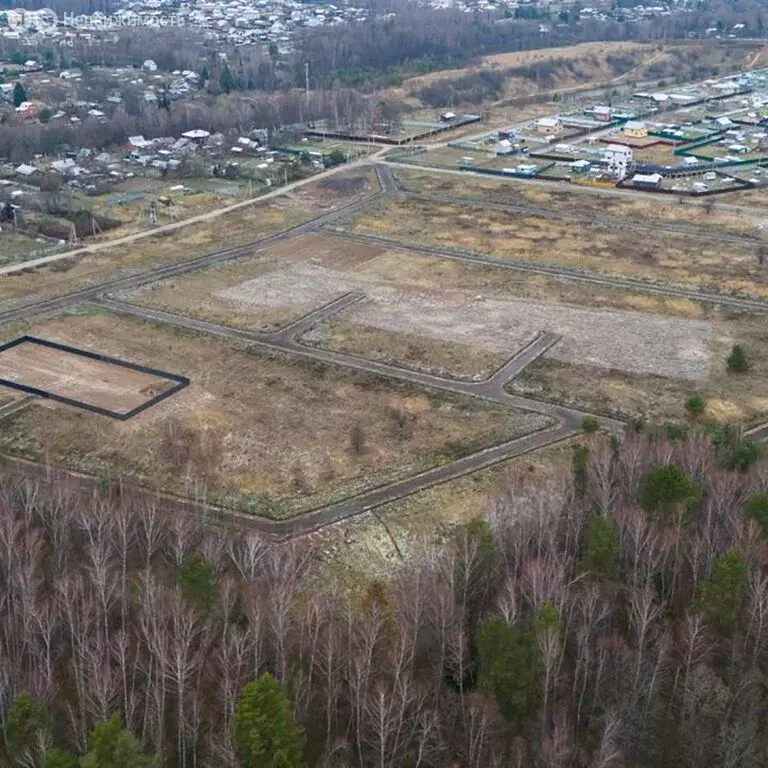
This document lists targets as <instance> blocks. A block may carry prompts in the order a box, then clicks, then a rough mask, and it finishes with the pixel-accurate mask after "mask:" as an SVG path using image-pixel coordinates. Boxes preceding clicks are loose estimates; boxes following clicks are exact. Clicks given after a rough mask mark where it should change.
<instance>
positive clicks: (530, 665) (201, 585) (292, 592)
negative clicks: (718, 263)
mask: <svg viewBox="0 0 768 768" xmlns="http://www.w3.org/2000/svg"><path fill="white" fill-rule="evenodd" d="M755 458H756V456H755V452H754V446H752V445H751V444H749V443H748V442H745V441H743V440H742V439H741V438H740V437H739V435H738V433H737V432H735V431H728V430H726V431H722V430H721V431H720V432H717V433H716V439H715V440H713V439H712V434H711V433H704V432H702V431H698V430H693V431H691V432H689V433H688V434H681V433H679V432H677V431H676V432H674V433H668V432H666V431H662V430H659V431H652V432H650V433H642V432H635V431H630V432H628V433H627V434H626V435H625V436H624V437H623V438H621V439H620V440H619V439H617V438H614V439H609V438H607V437H603V436H597V435H596V436H593V437H590V438H589V439H588V440H587V441H586V442H584V443H583V444H581V445H579V446H574V447H573V448H572V462H570V463H568V462H563V463H559V464H557V463H556V464H553V465H552V466H551V467H550V468H549V469H547V468H537V469H534V468H532V467H529V468H526V467H525V466H524V465H518V466H517V467H516V468H515V469H513V470H511V471H510V472H509V473H508V474H507V475H506V476H505V477H504V479H503V480H502V481H501V482H500V483H499V484H498V487H497V488H496V490H495V492H494V493H493V494H492V495H491V497H490V498H489V500H488V503H487V506H486V508H485V509H478V510H476V512H477V513H478V514H477V516H476V517H475V518H474V519H472V520H471V522H469V523H467V524H465V525H463V526H460V527H458V528H456V529H455V530H454V531H453V533H452V534H451V535H450V536H449V538H448V540H447V541H446V542H443V543H441V544H440V545H439V546H438V545H437V544H427V543H424V544H423V545H421V546H419V547H416V548H415V549H414V551H413V552H412V556H411V557H409V561H408V563H407V564H404V565H403V566H402V568H401V569H400V570H399V571H398V572H397V573H396V574H395V575H394V576H393V577H392V578H391V579H390V580H388V581H370V580H368V581H365V582H362V583H360V582H357V581H356V582H355V583H350V581H349V579H348V578H347V579H346V581H344V582H339V581H337V580H336V579H335V578H334V576H333V569H332V568H331V567H330V566H329V565H327V564H326V563H324V562H323V561H322V560H321V559H319V555H318V554H316V553H315V552H314V551H313V550H312V549H311V547H310V545H309V544H308V543H307V542H306V540H300V541H291V542H287V543H275V542H271V541H269V540H267V539H265V538H263V537H260V536H258V535H256V534H248V533H242V532H236V531H228V530H227V529H226V528H225V527H223V526H222V525H220V524H216V521H215V520H210V519H197V518H195V517H193V516H191V515H186V516H180V515H178V514H172V513H170V512H168V511H167V510H163V509H161V508H160V507H159V505H158V504H156V503H154V502H153V501H152V499H151V498H149V497H147V496H144V495H138V494H137V493H136V492H135V491H132V490H131V489H130V487H129V486H125V485H120V484H109V483H98V484H97V488H96V489H95V490H94V495H93V496H92V497H90V496H87V495H84V494H83V492H82V489H80V490H79V491H77V492H75V491H74V490H72V489H70V488H68V486H67V485H66V483H64V482H63V481H58V480H57V481H51V482H49V483H43V482H38V481H31V480H29V479H21V478H18V477H13V475H12V474H11V473H10V471H7V472H6V474H5V475H4V477H3V481H2V493H1V494H0V612H1V613H2V620H1V621H0V725H2V733H3V750H4V755H5V757H6V759H7V762H8V763H9V764H11V765H16V766H26V767H31V766H35V767H37V768H64V767H65V766H66V767H68V768H74V767H75V766H80V768H93V766H97V767H98V768H107V767H108V766H109V767H110V768H112V766H115V765H120V766H131V767H133V768H148V767H149V766H159V765H167V766H179V767H180V768H186V767H187V766H200V768H206V767H208V766H210V767H211V768H213V766H216V768H227V767H229V766H232V767H233V768H234V766H243V767H248V768H254V767H255V766H272V767H273V768H278V766H279V768H295V767H297V766H300V765H305V766H324V767H327V768H331V766H333V768H344V767H345V766H346V767H347V768H353V767H354V768H363V767H364V766H371V767H373V766H378V768H398V767H400V766H402V768H415V767H417V766H423V767H424V768H432V767H434V768H444V766H447V765H454V766H462V768H464V767H466V768H488V767H489V766H519V767H520V768H522V767H523V766H526V767H527V766H542V767H546V768H559V767H560V766H562V767H563V768H565V766H579V767H581V766H583V767H584V768H620V767H621V766H638V765H654V766H669V767H670V768H678V767H680V768H700V767H701V766H714V765H717V766H719V767H720V768H737V767H738V768H750V766H754V767H755V768H757V767H758V766H764V765H765V764H766V760H767V759H768V734H766V731H765V727H764V723H765V719H766V715H767V714H768V687H767V686H766V683H767V682H768V681H767V680H766V669H767V668H768V667H767V666H766V662H768V588H767V587H768V571H766V567H765V563H766V547H767V546H768V539H766V536H767V535H768V471H766V470H767V469H768V468H767V467H766V465H765V464H762V463H760V462H759V461H756V460H755ZM116 756H119V759H118V757H116Z"/></svg>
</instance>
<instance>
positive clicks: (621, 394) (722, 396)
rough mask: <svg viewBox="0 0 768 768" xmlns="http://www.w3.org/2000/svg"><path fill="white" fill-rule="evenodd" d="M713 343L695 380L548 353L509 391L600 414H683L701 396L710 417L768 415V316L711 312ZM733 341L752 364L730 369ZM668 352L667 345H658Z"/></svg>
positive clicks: (749, 419)
mask: <svg viewBox="0 0 768 768" xmlns="http://www.w3.org/2000/svg"><path fill="white" fill-rule="evenodd" d="M711 317H712V320H711V326H710V327H711V330H710V334H709V341H708V349H707V352H708V358H709V366H708V370H707V373H706V375H705V376H704V377H703V378H701V379H698V380H696V381H690V380H685V379H682V378H677V377H673V376H658V375H652V374H637V373H631V372H627V371H622V370H618V369H613V370H606V369H603V368H597V367H595V366H594V365H588V364H582V363H580V362H579V361H578V360H574V361H572V363H571V364H566V363H563V362H562V361H559V360H556V359H555V358H554V357H552V355H551V354H550V355H549V356H545V358H544V359H542V360H539V361H537V362H536V363H534V364H533V365H532V366H530V367H529V368H527V369H526V370H525V371H523V373H522V374H521V375H520V376H519V377H518V378H517V379H515V380H514V381H512V382H510V384H509V389H510V391H513V392H516V393H518V394H527V395H531V396H533V397H537V398H542V399H547V400H552V401H554V402H559V403H568V402H578V403H579V405H580V406H582V407H584V408H588V409H593V410H594V411H597V412H601V413H612V414H619V415H622V416H631V415H633V414H637V413H642V414H645V415H646V416H649V417H652V418H659V419H663V418H682V417H683V416H685V409H684V406H685V401H686V400H687V398H689V397H690V396H691V395H694V394H699V395H702V396H704V397H705V398H706V399H707V400H708V407H707V412H706V414H705V417H706V418H712V419H721V420H727V421H733V422H737V423H742V424H746V425H752V424H756V423H760V422H763V421H765V420H766V416H768V334H766V332H765V316H764V315H746V314H745V315H728V314H726V313H722V312H713V313H712V314H711ZM734 344H741V345H743V346H744V348H745V349H746V350H747V352H748V355H749V358H750V360H751V368H750V369H749V371H747V372H746V373H741V374H734V373H729V372H728V370H727V368H726V364H725V361H726V358H727V357H728V354H729V353H730V350H731V348H732V346H733V345H734ZM657 349H658V350H659V354H663V353H664V347H663V344H661V343H660V344H659V345H658V346H657Z"/></svg>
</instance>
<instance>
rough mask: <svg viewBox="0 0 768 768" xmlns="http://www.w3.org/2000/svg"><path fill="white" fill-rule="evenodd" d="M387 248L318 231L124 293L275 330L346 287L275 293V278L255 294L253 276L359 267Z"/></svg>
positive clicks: (146, 302) (155, 304) (171, 308)
mask: <svg viewBox="0 0 768 768" xmlns="http://www.w3.org/2000/svg"><path fill="white" fill-rule="evenodd" d="M384 252H385V249H384V248H377V247H375V246H368V245H361V244H359V243H353V242H350V241H344V240H338V239H336V238H329V237H324V236H318V235H302V236H300V237H297V238H295V239H293V240H288V241H285V242H282V243H277V244H274V245H271V246H269V247H266V248H257V249H255V250H254V252H253V255H252V256H249V257H248V258H247V259H239V260H238V261H237V262H233V263H231V264H225V265H222V266H219V267H214V268H210V269H205V270H200V271H198V272H195V273H192V274H189V275H184V276H183V277H178V278H169V279H168V280H161V281H158V282H156V283H152V284H151V285H149V286H145V287H142V288H141V289H139V290H137V291H132V292H127V293H126V294H124V298H126V299H127V300H129V301H131V302H133V303H135V304H139V305H141V306H146V307H151V308H152V309H160V310H163V311H165V312H174V313H178V314H183V315H186V316H189V317H196V318H198V319H200V320H207V321H211V322H217V323H221V324H223V325H229V326H232V327H235V328H244V329H248V330H254V331H270V330H274V329H275V328H279V327H281V326H283V325H286V324H287V323H289V322H291V321H292V320H295V319H296V318H297V317H299V316H301V315H303V314H305V313H307V312H309V311H311V310H313V309H315V308H317V307H318V306H319V305H321V304H324V303H325V302H327V301H330V300H331V299H334V298H336V297H337V296H338V295H340V294H341V293H343V292H344V289H343V288H339V289H338V290H336V289H334V288H333V287H331V288H330V290H328V289H321V288H320V287H317V289H316V290H313V288H312V286H309V288H307V286H297V289H296V291H295V292H293V291H290V290H289V291H288V292H287V293H286V292H285V291H283V292H280V293H279V294H275V293H274V292H272V293H270V289H269V286H270V283H269V282H268V281H267V282H264V283H263V284H261V288H262V293H260V294H259V295H258V296H256V297H254V296H253V295H251V294H250V293H249V292H248V291H244V288H243V286H245V285H247V284H248V281H249V280H256V279H258V278H259V277H261V276H262V275H265V274H268V273H271V272H273V271H274V270H278V269H281V268H282V267H284V266H288V265H290V264H292V263H294V262H301V261H310V260H311V262H312V263H313V264H322V265H328V266H331V267H332V266H336V267H340V268H345V269H354V268H355V267H358V266H360V265H361V264H362V263H364V262H365V261H366V260H368V259H373V258H375V257H376V256H378V255H379V254H381V253H384Z"/></svg>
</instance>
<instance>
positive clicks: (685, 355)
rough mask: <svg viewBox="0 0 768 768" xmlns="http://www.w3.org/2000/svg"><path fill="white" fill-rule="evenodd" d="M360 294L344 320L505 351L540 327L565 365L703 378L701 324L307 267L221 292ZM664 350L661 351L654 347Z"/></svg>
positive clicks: (282, 299)
mask: <svg viewBox="0 0 768 768" xmlns="http://www.w3.org/2000/svg"><path fill="white" fill-rule="evenodd" d="M348 291H352V292H358V293H364V294H365V295H366V296H367V297H368V300H367V301H366V302H364V303H362V304H359V305H357V306H355V307H353V308H352V309H350V310H348V311H347V313H346V314H345V320H347V321H351V322H354V323H357V324H359V325H362V326H370V327H373V328H377V329H381V330H385V331H392V332H402V333H405V334H408V335H411V336H413V335H416V336H422V337H426V338H430V339H434V340H436V341H443V342H454V343H459V344H463V345H465V346H468V347H480V348H485V349H487V350H490V351H496V352H500V353H507V355H506V356H509V355H510V354H512V353H514V352H515V351H517V350H518V349H519V348H520V347H522V346H523V345H525V344H526V343H527V342H529V341H531V339H532V338H533V337H534V336H535V335H536V334H537V333H538V332H539V331H541V330H546V331H551V332H553V333H557V334H559V335H561V336H563V340H562V341H561V342H560V343H559V344H557V345H556V346H555V347H554V348H553V350H552V351H551V352H550V353H549V354H550V355H552V356H554V357H555V358H556V359H560V360H564V361H566V362H573V361H577V360H578V361H583V362H587V363H590V364H592V365H598V366H602V367H617V368H620V369H623V370H627V371H635V372H641V373H656V374H660V375H673V376H682V377H684V378H691V379H696V378H702V377H704V376H706V372H707V337H708V331H709V327H708V323H707V322H706V321H697V320H681V319H679V318H664V317H654V316H652V315H645V314H641V313H637V312H615V311H611V310H590V309H582V308H577V307H568V306H564V305H561V304H555V303H553V302H547V303H543V302H535V301H530V300H527V299H518V300H508V299H499V298H491V297H487V298H479V299H478V298H477V297H472V296H471V295H468V294H467V293H466V292H462V291H453V292H447V291H443V292H438V291H433V292H429V293H427V292H422V291H413V290H408V286H401V287H399V288H392V287H389V286H385V285H381V284H380V282H379V281H377V280H376V279H375V278H374V279H372V278H370V277H367V276H365V275H361V274H355V275H353V274H349V273H344V272H341V271H339V270H329V269H325V268H323V267H316V266H314V265H307V264H300V265H293V266H292V267H291V268H290V269H283V270H275V271H272V272H268V273H266V274H264V275H262V276H261V277H258V278H255V279H253V280H249V281H248V282H246V283H243V284H242V285H240V286H237V287H236V288H232V289H229V291H228V292H227V295H228V296H229V297H230V298H235V299H237V300H238V301H241V302H246V301H248V300H250V301H252V302H253V303H256V304H260V303H267V304H278V305H280V304H282V305H285V304H287V303H288V302H290V301H291V300H296V299H298V300H299V301H301V300H306V301H311V299H312V297H314V298H315V300H316V301H317V303H319V304H322V303H325V302H327V301H330V299H332V298H333V297H334V296H338V295H339V293H346V292H348ZM660 348H663V349H664V350H665V354H664V355H659V354H658V350H659V349H660Z"/></svg>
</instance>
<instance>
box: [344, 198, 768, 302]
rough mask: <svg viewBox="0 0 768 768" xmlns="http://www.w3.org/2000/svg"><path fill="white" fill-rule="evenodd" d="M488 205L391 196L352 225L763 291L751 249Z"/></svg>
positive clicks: (767, 289)
mask: <svg viewBox="0 0 768 768" xmlns="http://www.w3.org/2000/svg"><path fill="white" fill-rule="evenodd" d="M558 212H559V213H560V216H559V217H540V216H534V215H526V214H520V213H512V212H505V211H497V210H488V209H484V208H482V206H473V205H458V204H453V203H438V202H431V201H425V200H414V199H410V200H393V201H386V202H382V203H379V204H376V205H374V206H372V207H370V208H369V209H367V210H366V211H364V212H363V213H361V214H360V215H359V216H358V217H357V219H356V222H355V224H354V231H356V232H360V233H364V234H373V235H380V236H384V237H387V238H391V239H392V240H393V241H396V242H402V243H403V244H405V245H408V244H426V245H437V246H445V247H449V248H453V249H461V250H466V251H471V252H475V253H482V254H490V255H493V256H496V257H498V258H503V259H509V260H513V261H517V262H526V263H546V264H556V265H563V266H566V267H570V268H577V269H584V270H589V271H593V272H600V273H604V274H614V275H622V276H629V277H633V278H641V279H644V280H648V281H665V282H671V283H678V284H686V285H690V286H694V287H701V288H707V289H709V290H717V291H726V292H733V293H745V294H751V295H756V296H768V273H766V270H765V268H764V267H762V266H761V265H760V264H759V263H758V260H757V252H756V248H754V247H752V246H748V245H742V244H723V243H721V242H716V241H707V240H701V239H698V238H691V237H689V236H687V235H684V234H678V233H673V232H667V231H661V230H658V231H656V232H653V231H650V230H646V231H642V232H639V231H637V230H634V229H630V228H622V227H621V226H619V225H617V224H613V223H609V222H605V223H595V224H590V223H588V222H587V221H584V220H583V219H579V220H575V219H569V218H568V210H567V208H561V209H558Z"/></svg>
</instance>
